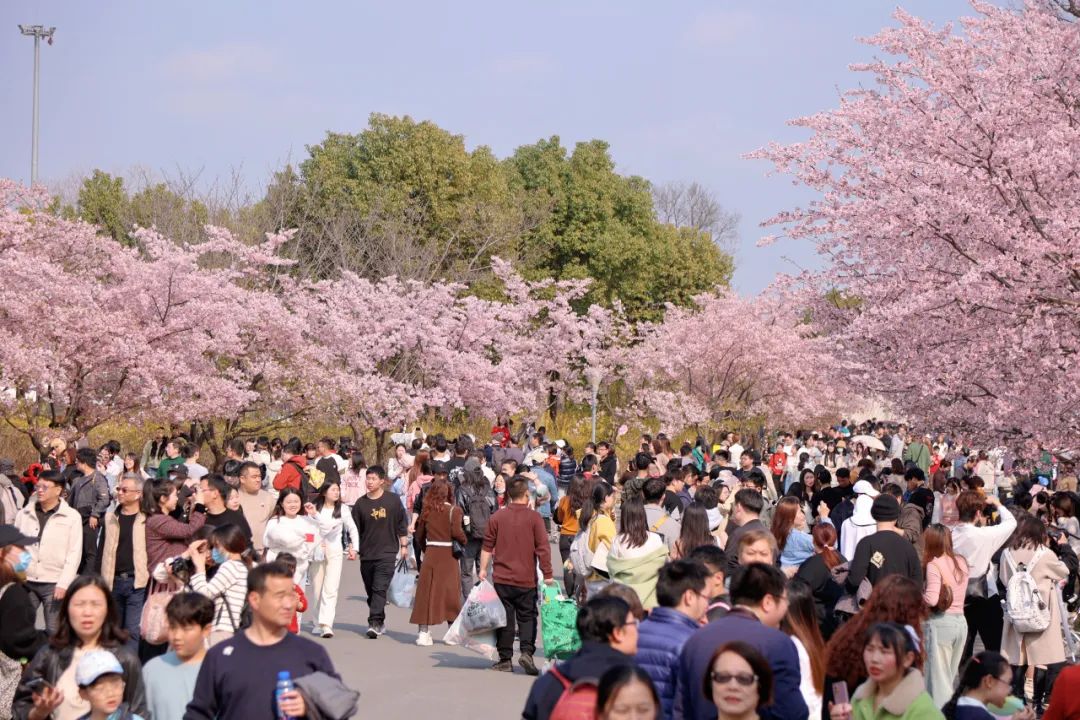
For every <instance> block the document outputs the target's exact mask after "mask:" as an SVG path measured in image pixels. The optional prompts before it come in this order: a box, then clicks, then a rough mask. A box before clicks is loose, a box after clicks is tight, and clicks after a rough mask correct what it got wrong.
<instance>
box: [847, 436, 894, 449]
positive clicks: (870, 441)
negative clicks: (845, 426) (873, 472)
mask: <svg viewBox="0 0 1080 720" xmlns="http://www.w3.org/2000/svg"><path fill="white" fill-rule="evenodd" d="M855 443H859V444H860V445H862V446H863V447H868V448H870V449H871V450H884V449H885V444H884V443H882V442H881V441H880V440H878V439H877V438H876V437H874V436H873V435H856V436H855V437H853V438H851V439H850V440H848V444H849V445H854V444H855Z"/></svg>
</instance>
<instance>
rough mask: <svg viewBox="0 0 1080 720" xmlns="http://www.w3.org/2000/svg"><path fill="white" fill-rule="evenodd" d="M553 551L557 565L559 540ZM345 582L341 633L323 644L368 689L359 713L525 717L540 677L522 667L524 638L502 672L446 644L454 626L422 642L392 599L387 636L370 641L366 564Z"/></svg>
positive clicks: (349, 568) (350, 570)
mask: <svg viewBox="0 0 1080 720" xmlns="http://www.w3.org/2000/svg"><path fill="white" fill-rule="evenodd" d="M552 553H553V557H554V560H555V562H554V563H553V564H554V565H555V566H556V567H557V566H558V557H559V550H558V547H557V546H554V545H553V546H552ZM341 584H342V587H341V591H340V593H339V595H338V612H337V620H336V622H335V624H334V637H333V638H332V639H329V640H323V639H321V638H320V639H316V642H318V643H321V644H322V645H323V646H325V647H326V649H327V651H328V652H329V653H330V657H331V658H332V659H333V661H334V666H335V667H336V668H337V670H338V672H339V673H341V676H342V678H343V679H344V680H345V682H346V683H347V684H348V685H349V687H351V688H354V689H355V690H358V691H360V713H359V714H358V715H357V717H362V718H373V717H385V718H416V719H417V720H419V719H421V718H425V719H426V718H438V720H480V719H485V718H515V717H520V716H521V709H522V708H523V707H524V705H525V698H526V697H527V696H528V694H529V688H530V687H531V686H532V682H533V678H531V677H529V676H527V675H525V673H524V671H523V670H522V669H521V668H520V667H517V664H516V663H517V654H516V653H517V646H516V643H515V655H514V663H515V667H514V674H513V675H510V674H508V673H497V672H494V671H493V670H490V669H488V668H489V667H490V666H491V662H490V661H488V660H487V659H486V658H483V657H481V656H479V655H477V654H476V653H474V652H471V651H469V650H466V649H464V648H461V647H454V646H448V645H446V644H444V643H443V642H442V637H443V635H444V634H446V629H447V626H446V625H442V626H440V627H438V628H432V637H433V638H434V639H435V644H434V645H433V646H432V647H418V646H417V645H415V644H414V641H415V640H416V626H415V625H410V624H409V611H408V610H402V609H401V608H398V607H394V606H392V605H388V606H387V623H386V627H387V633H386V635H384V636H382V637H381V638H379V639H377V640H369V639H368V638H367V637H366V636H365V635H364V633H365V632H366V631H367V609H368V608H367V602H366V595H365V593H364V583H363V581H362V580H361V579H360V564H359V562H351V563H350V562H346V563H345V568H344V570H343V571H342V578H341ZM309 631H310V625H309V624H308V623H305V624H304V627H303V632H304V633H306V637H312V636H311V635H310V632H309ZM537 645H538V646H539V645H540V638H539V634H538V635H537ZM541 656H542V651H539V650H538V652H537V664H538V665H539V664H541V663H543V659H542V657H541ZM433 712H434V713H435V714H432V713H433Z"/></svg>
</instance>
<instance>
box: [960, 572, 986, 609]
mask: <svg viewBox="0 0 1080 720" xmlns="http://www.w3.org/2000/svg"><path fill="white" fill-rule="evenodd" d="M986 581H987V573H983V574H982V575H979V576H977V577H973V578H968V584H967V591H966V592H965V593H964V601H965V602H967V601H968V600H974V599H985V598H987V597H989V595H990V593H989V592H987V590H988V588H987V582H986Z"/></svg>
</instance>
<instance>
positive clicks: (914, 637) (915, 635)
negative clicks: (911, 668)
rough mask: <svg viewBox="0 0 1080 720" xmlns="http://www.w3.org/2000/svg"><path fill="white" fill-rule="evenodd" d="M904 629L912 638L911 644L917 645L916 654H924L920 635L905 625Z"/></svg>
mask: <svg viewBox="0 0 1080 720" xmlns="http://www.w3.org/2000/svg"><path fill="white" fill-rule="evenodd" d="M904 629H905V630H907V634H908V637H910V638H911V642H912V644H913V645H915V652H917V653H921V652H922V644H921V643H920V642H919V634H918V633H916V632H915V628H913V627H911V626H910V625H905V626H904Z"/></svg>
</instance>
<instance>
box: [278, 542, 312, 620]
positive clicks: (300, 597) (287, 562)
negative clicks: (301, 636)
mask: <svg viewBox="0 0 1080 720" xmlns="http://www.w3.org/2000/svg"><path fill="white" fill-rule="evenodd" d="M274 560H275V561H276V562H279V563H281V564H282V565H284V566H285V567H287V568H289V572H291V573H292V574H293V575H294V576H295V575H296V556H294V555H293V554H292V553H287V552H283V553H278V555H277V557H276V558H274ZM293 590H294V591H296V614H295V615H293V619H292V623H291V624H290V625H289V632H291V633H299V632H300V616H301V615H302V614H303V612H304V611H305V610H307V595H305V594H304V588H302V587H300V586H299V585H295V584H294V585H293Z"/></svg>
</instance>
